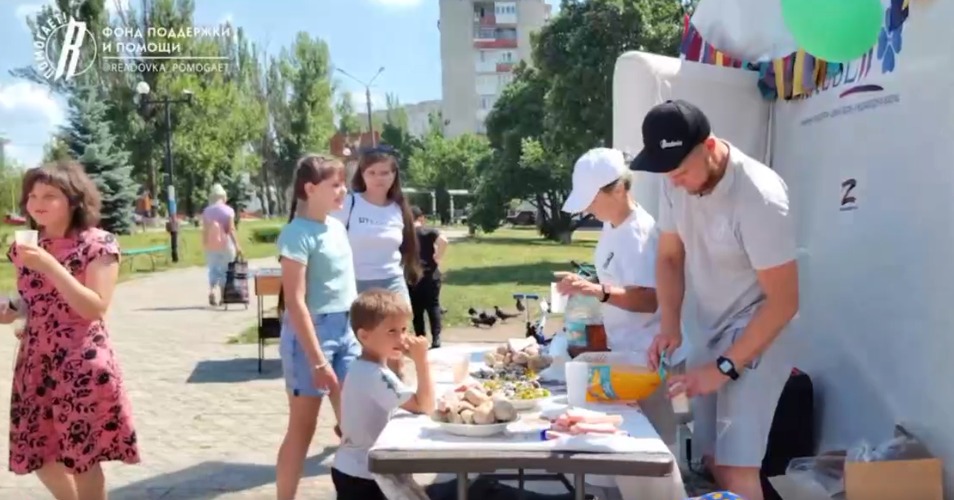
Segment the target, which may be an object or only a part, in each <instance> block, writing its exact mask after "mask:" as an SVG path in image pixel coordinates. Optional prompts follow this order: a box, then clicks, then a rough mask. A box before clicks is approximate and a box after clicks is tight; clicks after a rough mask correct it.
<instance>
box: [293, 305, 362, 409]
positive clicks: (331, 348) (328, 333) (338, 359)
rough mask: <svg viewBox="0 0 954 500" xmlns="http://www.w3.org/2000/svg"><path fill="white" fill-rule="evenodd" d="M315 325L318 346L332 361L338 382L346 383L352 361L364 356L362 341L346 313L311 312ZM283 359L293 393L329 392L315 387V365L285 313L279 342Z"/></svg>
mask: <svg viewBox="0 0 954 500" xmlns="http://www.w3.org/2000/svg"><path fill="white" fill-rule="evenodd" d="M311 320H312V324H313V325H315V332H316V333H317V334H318V345H319V346H320V347H321V351H322V352H323V353H324V354H325V359H327V360H328V362H329V363H331V368H332V369H334V371H335V375H337V376H338V382H339V383H344V379H345V376H346V375H347V374H348V368H349V367H350V366H351V363H352V362H353V361H354V360H355V359H357V358H358V356H360V355H361V344H359V343H358V338H357V337H355V336H354V333H353V332H352V331H351V324H350V322H349V318H348V313H347V312H337V313H325V314H314V315H312V318H311ZM279 352H280V354H281V358H282V372H283V374H284V376H285V388H286V389H288V392H289V393H290V394H291V395H293V396H310V397H321V396H324V395H325V394H327V391H324V390H320V389H318V388H317V387H315V383H314V381H313V380H314V377H313V376H312V373H313V366H312V364H311V361H309V360H308V355H307V354H305V350H304V349H303V348H302V346H301V343H299V342H298V337H297V336H296V334H295V330H294V327H292V324H291V321H289V320H288V316H287V315H286V316H285V318H284V320H283V321H282V335H281V340H280V341H279Z"/></svg>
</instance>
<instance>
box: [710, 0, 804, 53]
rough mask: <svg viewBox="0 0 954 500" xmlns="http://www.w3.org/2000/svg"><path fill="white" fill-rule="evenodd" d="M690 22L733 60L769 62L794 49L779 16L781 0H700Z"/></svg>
mask: <svg viewBox="0 0 954 500" xmlns="http://www.w3.org/2000/svg"><path fill="white" fill-rule="evenodd" d="M692 25H693V26H695V28H696V31H698V32H699V35H700V36H702V39H703V40H705V41H706V42H707V43H708V44H709V45H712V46H713V47H715V48H716V50H719V51H721V52H723V53H725V55H727V56H729V57H731V58H733V59H742V60H744V61H750V62H760V61H770V60H773V59H778V58H779V57H785V56H787V55H789V54H791V53H792V52H795V51H796V50H798V44H797V43H796V42H795V38H794V37H792V34H791V32H789V31H788V28H787V27H786V26H785V20H784V19H783V18H782V2H781V0H702V1H701V2H699V5H698V6H697V7H696V10H695V12H694V13H693V14H692Z"/></svg>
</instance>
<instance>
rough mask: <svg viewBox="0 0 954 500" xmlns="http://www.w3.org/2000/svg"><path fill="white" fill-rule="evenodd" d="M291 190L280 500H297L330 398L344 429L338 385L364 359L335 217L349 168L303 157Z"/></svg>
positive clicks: (284, 240)
mask: <svg viewBox="0 0 954 500" xmlns="http://www.w3.org/2000/svg"><path fill="white" fill-rule="evenodd" d="M293 190H294V201H293V202H292V207H291V217H290V219H289V221H288V224H286V225H285V227H283V228H282V231H281V233H280V234H279V236H278V254H279V259H280V261H281V267H282V291H281V295H280V296H279V308H280V309H281V308H284V309H285V316H284V319H283V321H282V331H281V339H280V341H279V352H280V355H281V359H282V372H283V374H284V377H285V388H286V391H287V393H288V409H289V412H288V413H289V414H288V429H287V431H286V432H285V438H284V439H283V440H282V444H281V448H279V450H278V459H277V464H276V467H275V474H276V486H277V490H278V491H277V493H278V500H291V499H293V498H295V493H296V491H297V490H298V483H299V481H300V480H301V474H302V470H303V468H304V464H305V456H306V454H307V453H308V447H309V446H310V445H311V440H312V437H313V436H314V434H315V427H316V425H317V423H318V412H319V410H320V409H321V402H322V399H323V397H324V396H325V395H327V396H328V399H330V400H331V406H332V409H333V410H334V412H335V419H336V421H337V422H338V423H339V425H340V422H341V413H340V402H341V390H340V383H341V382H342V381H343V380H344V379H345V376H346V375H347V373H348V368H349V367H350V366H351V363H352V362H354V360H355V359H356V358H357V357H358V356H359V355H360V354H361V345H360V344H359V343H358V339H357V338H356V337H355V335H354V333H353V332H352V330H351V326H350V324H349V314H348V312H349V310H350V309H351V303H352V302H354V299H355V297H356V296H357V292H356V290H355V279H354V263H353V260H352V255H351V246H350V245H349V244H348V233H347V232H346V230H345V228H344V225H343V224H342V223H341V221H339V220H337V219H335V218H334V217H331V216H330V214H331V212H333V211H335V210H339V209H341V205H342V203H343V202H344V198H345V196H346V194H347V192H348V190H347V187H346V186H345V174H344V165H343V164H342V163H341V162H340V161H338V160H335V159H329V158H325V157H322V156H314V155H310V156H306V157H304V158H302V159H301V160H300V161H299V162H298V166H297V168H296V171H295V182H294V188H293ZM337 428H338V426H336V430H337Z"/></svg>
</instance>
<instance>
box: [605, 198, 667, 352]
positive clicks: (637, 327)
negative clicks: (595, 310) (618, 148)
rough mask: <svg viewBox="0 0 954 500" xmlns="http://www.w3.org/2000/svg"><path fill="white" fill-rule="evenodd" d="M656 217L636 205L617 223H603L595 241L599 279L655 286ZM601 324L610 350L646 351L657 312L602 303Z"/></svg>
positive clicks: (624, 284)
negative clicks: (620, 222) (624, 218)
mask: <svg viewBox="0 0 954 500" xmlns="http://www.w3.org/2000/svg"><path fill="white" fill-rule="evenodd" d="M658 240H659V234H658V232H657V231H656V221H655V220H654V219H653V216H652V215H649V212H647V211H646V210H644V209H643V207H641V206H639V205H637V206H636V208H635V210H633V213H632V214H630V216H629V217H627V218H626V220H625V221H623V223H622V224H620V225H619V226H616V227H613V225H612V224H610V223H608V222H605V223H603V232H602V233H601V234H600V239H599V241H598V242H597V243H596V253H595V257H594V258H595V261H594V262H593V264H594V265H595V266H596V275H597V277H598V278H599V280H600V283H602V284H606V285H612V286H619V287H634V286H638V287H644V288H656V245H657V242H658ZM602 311H603V328H605V329H606V341H607V344H608V347H609V348H610V350H611V351H623V352H639V353H646V352H647V351H648V350H649V346H650V345H651V344H652V342H653V337H654V336H655V335H656V334H657V333H659V312H658V311H657V312H655V313H640V312H632V311H627V310H625V309H621V308H619V307H616V306H614V305H612V304H610V303H605V304H603V308H602Z"/></svg>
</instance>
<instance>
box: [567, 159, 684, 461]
mask: <svg viewBox="0 0 954 500" xmlns="http://www.w3.org/2000/svg"><path fill="white" fill-rule="evenodd" d="M630 188H632V177H631V173H630V171H629V166H628V164H627V162H626V159H625V158H624V156H623V153H622V152H621V151H618V150H615V149H609V148H596V149H591V150H590V151H587V152H586V153H585V154H584V155H583V156H581V157H580V159H579V160H577V161H576V164H575V165H574V166H573V188H572V190H571V191H570V196H569V197H567V200H566V203H564V205H563V211H564V212H568V213H572V214H579V213H584V212H585V213H589V214H592V215H593V216H594V217H596V218H597V219H598V220H600V221H601V222H603V230H602V232H601V233H600V239H599V241H598V242H597V243H596V251H595V253H594V262H593V264H594V266H595V267H596V275H597V277H598V278H599V283H593V282H591V281H589V280H587V279H585V278H583V277H581V276H579V275H576V274H567V275H565V276H564V277H563V279H562V280H561V281H560V282H559V283H558V284H557V288H558V290H559V291H560V293H562V294H564V295H577V294H581V295H588V296H591V297H595V298H597V299H598V300H599V301H600V302H602V303H603V305H602V308H601V312H602V315H603V328H604V329H605V330H606V343H607V346H608V347H609V349H610V351H613V352H627V353H635V354H636V355H637V356H638V357H639V359H647V358H648V353H649V348H650V346H651V345H652V343H653V338H654V337H655V336H656V334H657V333H658V332H659V312H658V311H657V307H658V305H657V301H656V245H657V243H658V238H659V236H658V232H657V230H656V221H655V219H653V216H652V215H650V214H649V212H647V211H646V210H644V209H643V207H641V206H639V205H638V204H637V203H636V202H635V201H634V200H633V198H632V197H631V196H630V193H629V191H630ZM680 354H681V353H680ZM678 356H679V354H677V355H676V356H673V357H674V358H676V357H678ZM665 393H666V390H665V386H660V390H658V391H656V393H655V394H654V395H653V396H651V397H650V398H649V401H646V402H644V410H645V411H646V416H647V417H648V418H649V419H650V421H651V422H652V423H653V426H654V427H655V428H656V430H657V432H659V435H660V437H662V438H663V440H664V441H665V442H666V443H667V444H669V445H670V446H672V445H674V444H675V438H676V424H675V416H674V414H673V410H672V405H671V404H670V403H669V402H668V400H667V399H666V397H665V396H666V394H665Z"/></svg>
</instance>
